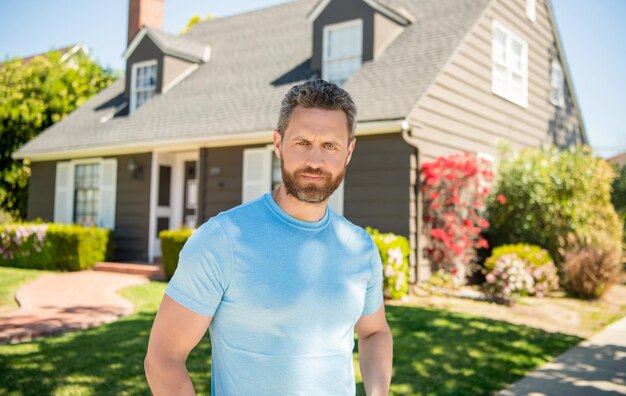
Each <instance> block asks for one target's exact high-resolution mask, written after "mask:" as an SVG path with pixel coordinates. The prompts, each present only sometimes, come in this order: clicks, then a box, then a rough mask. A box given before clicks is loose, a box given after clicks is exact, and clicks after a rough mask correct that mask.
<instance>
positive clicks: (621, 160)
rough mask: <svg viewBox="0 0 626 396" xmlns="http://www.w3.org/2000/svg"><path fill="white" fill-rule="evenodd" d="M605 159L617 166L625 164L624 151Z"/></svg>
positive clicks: (625, 154)
mask: <svg viewBox="0 0 626 396" xmlns="http://www.w3.org/2000/svg"><path fill="white" fill-rule="evenodd" d="M607 161H609V162H612V163H614V164H616V165H619V166H624V165H626V151H625V152H623V153H621V154H617V155H614V156H613V157H611V158H608V159H607Z"/></svg>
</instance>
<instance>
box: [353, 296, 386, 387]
mask: <svg viewBox="0 0 626 396" xmlns="http://www.w3.org/2000/svg"><path fill="white" fill-rule="evenodd" d="M354 328H355V330H356V333H357V336H358V338H359V365H360V367H361V376H362V377H363V383H364V384H365V393H366V394H367V395H368V396H385V395H388V394H389V386H390V384H391V368H392V361H393V338H392V336H391V330H389V326H388V325H387V320H386V318H385V304H382V305H381V307H380V309H379V310H378V311H376V312H375V313H373V314H372V315H369V316H361V318H360V319H359V321H358V322H356V326H355V327H354Z"/></svg>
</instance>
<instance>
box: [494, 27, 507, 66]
mask: <svg viewBox="0 0 626 396" xmlns="http://www.w3.org/2000/svg"><path fill="white" fill-rule="evenodd" d="M493 60H495V61H497V62H499V63H506V34H504V32H502V31H500V30H498V29H494V31H493Z"/></svg>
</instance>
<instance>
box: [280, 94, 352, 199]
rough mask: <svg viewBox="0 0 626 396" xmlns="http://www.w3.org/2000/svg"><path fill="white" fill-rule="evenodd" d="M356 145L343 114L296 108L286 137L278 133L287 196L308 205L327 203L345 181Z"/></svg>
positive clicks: (285, 134) (341, 112) (338, 111)
mask: <svg viewBox="0 0 626 396" xmlns="http://www.w3.org/2000/svg"><path fill="white" fill-rule="evenodd" d="M355 143H356V139H352V141H351V142H350V143H348V127H347V117H346V114H345V113H344V112H343V111H342V110H324V109H315V108H305V107H302V106H296V107H295V109H294V110H293V112H292V114H291V119H290V120H289V124H288V125H287V129H286V130H285V133H284V136H283V137H282V138H281V137H280V134H279V133H278V132H277V131H274V151H275V152H276V155H277V156H278V157H279V158H280V167H281V171H282V177H283V184H284V185H285V187H286V190H287V194H289V195H292V196H294V197H295V198H297V199H299V200H300V201H303V202H308V203H321V202H323V201H325V200H327V199H328V198H329V197H330V195H331V194H332V193H333V192H334V191H335V190H336V189H337V188H338V187H339V185H340V184H341V181H342V180H343V177H344V173H345V170H346V166H347V165H348V162H350V158H351V156H352V151H353V150H354V145H355Z"/></svg>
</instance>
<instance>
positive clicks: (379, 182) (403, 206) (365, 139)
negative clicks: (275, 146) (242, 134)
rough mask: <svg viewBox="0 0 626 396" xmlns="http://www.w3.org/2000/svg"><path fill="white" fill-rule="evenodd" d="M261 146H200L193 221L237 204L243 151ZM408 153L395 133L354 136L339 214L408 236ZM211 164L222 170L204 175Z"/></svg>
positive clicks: (409, 152) (201, 220)
mask: <svg viewBox="0 0 626 396" xmlns="http://www.w3.org/2000/svg"><path fill="white" fill-rule="evenodd" d="M263 146H265V145H251V146H237V147H220V148H203V149H201V154H200V165H199V166H200V169H201V170H200V174H199V177H200V178H201V179H200V182H199V184H200V189H201V211H200V213H199V223H198V224H202V223H203V222H205V221H206V220H207V219H209V218H210V217H212V216H215V215H217V214H218V213H219V212H221V211H224V210H228V209H231V208H233V207H235V206H237V205H240V204H241V189H242V173H243V168H242V166H243V150H244V149H246V148H251V147H263ZM411 154H414V150H413V149H412V148H411V147H410V146H408V145H407V144H406V143H405V142H404V141H403V140H402V137H401V135H400V134H399V133H396V134H389V135H378V136H360V137H358V138H357V143H356V148H355V151H354V154H353V155H352V159H351V161H350V164H349V165H348V169H347V170H346V181H345V186H344V216H345V217H346V218H347V219H349V220H350V221H352V222H353V223H355V224H357V225H359V226H361V227H366V226H371V227H373V228H377V229H379V230H380V231H381V232H393V233H396V234H399V235H404V236H407V237H408V236H409V234H410V230H411V228H413V230H414V227H411V226H410V221H411V220H410V216H411V215H412V216H413V218H415V211H414V210H411V208H410V207H411V205H412V203H411V202H410V200H409V197H410V191H409V190H410V188H411V184H410V180H411V178H410V177H411V159H410V156H411ZM211 167H220V168H221V169H222V173H221V174H220V175H216V176H210V173H209V169H210V168H211ZM413 174H414V172H413Z"/></svg>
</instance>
